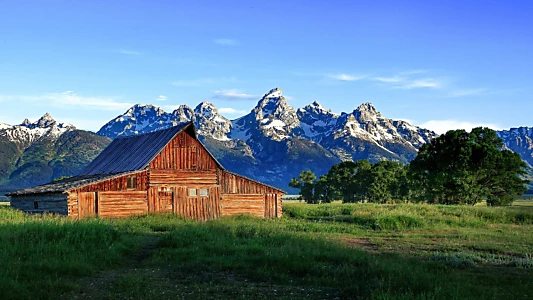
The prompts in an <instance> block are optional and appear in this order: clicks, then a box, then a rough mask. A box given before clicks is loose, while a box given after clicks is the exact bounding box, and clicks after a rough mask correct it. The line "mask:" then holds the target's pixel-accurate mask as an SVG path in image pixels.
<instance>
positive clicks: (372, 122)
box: [0, 88, 533, 189]
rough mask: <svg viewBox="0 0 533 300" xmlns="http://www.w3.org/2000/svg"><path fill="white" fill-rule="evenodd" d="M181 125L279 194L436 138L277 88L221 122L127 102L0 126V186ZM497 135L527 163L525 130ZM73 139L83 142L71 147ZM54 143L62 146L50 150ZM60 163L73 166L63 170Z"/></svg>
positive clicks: (204, 108)
mask: <svg viewBox="0 0 533 300" xmlns="http://www.w3.org/2000/svg"><path fill="white" fill-rule="evenodd" d="M189 121H192V122H194V124H195V126H196V128H197V132H198V135H199V137H200V139H201V140H202V142H204V144H205V145H206V147H207V148H208V149H209V150H210V151H211V152H212V153H213V154H214V155H215V157H216V158H217V159H218V160H219V161H220V162H221V163H222V164H223V165H224V166H225V167H226V168H228V169H229V170H231V171H234V172H238V173H241V174H243V175H246V176H248V177H252V178H255V179H257V180H261V181H264V182H266V183H269V184H272V185H275V186H277V187H280V188H283V189H288V188H287V182H288V181H289V180H290V178H292V177H295V176H298V174H299V173H300V172H301V171H302V170H304V169H310V170H311V171H313V172H315V174H317V175H320V174H324V173H326V172H327V171H328V170H329V168H330V167H331V166H332V165H333V164H335V163H338V162H340V161H344V160H358V159H369V160H370V161H371V162H376V161H379V160H383V159H388V160H395V161H399V162H402V163H408V162H409V161H410V160H412V159H413V158H414V157H415V156H416V154H417V150H418V148H420V146H421V145H423V144H424V143H427V142H429V141H430V140H431V139H432V138H434V137H435V136H437V134H436V133H435V132H433V131H430V130H427V129H424V128H420V127H418V126H414V125H411V124H410V123H408V122H406V121H402V120H393V119H388V118H386V117H384V116H383V115H382V114H381V113H380V112H379V111H378V110H377V109H376V107H374V105H373V104H372V103H370V102H365V103H362V104H360V105H359V106H357V107H356V108H355V109H353V110H352V111H351V112H342V113H340V114H337V113H334V112H332V111H331V110H329V109H327V108H325V107H324V106H322V105H321V104H320V103H319V102H318V101H313V102H312V103H310V104H308V105H306V106H304V107H302V108H297V109H295V108H293V107H292V106H291V105H289V104H288V103H287V99H286V98H285V97H284V96H283V92H282V90H281V89H279V88H274V89H271V90H269V91H268V92H267V93H265V94H264V95H263V96H262V97H261V98H260V99H259V100H258V102H257V104H256V105H255V106H254V108H253V109H251V110H250V112H249V113H248V114H246V115H244V116H241V117H239V118H236V119H234V120H230V119H228V118H226V117H224V116H223V115H222V114H221V113H220V112H219V110H218V108H217V107H216V106H215V105H214V104H212V103H210V102H208V101H203V102H200V103H199V104H198V105H197V106H196V107H195V108H194V109H193V108H191V107H189V106H187V105H180V106H179V107H178V108H176V109H175V110H173V111H171V112H166V111H164V110H163V109H162V108H161V107H158V106H155V105H152V104H148V105H141V104H135V105H133V106H132V107H130V108H129V109H128V110H126V111H125V112H124V113H123V114H119V115H117V116H116V117H115V118H113V119H111V120H110V121H109V122H107V123H106V124H104V125H103V126H102V127H101V128H100V129H99V130H98V131H97V134H94V133H91V132H83V131H79V130H77V129H76V128H75V127H74V126H73V125H71V124H65V123H59V122H57V121H55V120H54V119H53V118H52V117H51V116H50V115H49V114H48V113H46V114H44V115H43V116H42V117H41V118H40V119H39V120H37V121H35V122H30V121H29V120H27V119H26V120H24V121H23V122H22V123H21V124H19V125H13V126H11V125H7V124H3V123H0V162H3V165H2V166H0V167H2V168H1V169H0V188H2V186H6V184H7V185H9V184H10V183H12V182H14V181H15V180H22V181H24V180H23V179H24V174H29V175H27V176H29V177H31V176H36V177H38V176H37V175H36V173H35V172H34V173H31V172H28V171H27V170H29V169H31V170H41V173H42V174H48V175H46V176H44V177H43V176H42V178H40V179H39V180H33V181H32V180H27V181H24V182H25V184H30V183H36V182H38V183H45V182H43V181H45V180H48V178H51V177H53V176H56V175H58V174H61V176H64V175H76V174H75V173H76V171H78V172H79V171H81V168H83V167H84V164H86V163H88V162H90V158H91V157H92V158H94V157H95V156H96V155H97V154H98V153H99V151H101V150H102V149H103V148H102V147H104V146H105V145H107V144H106V143H109V141H110V139H112V138H115V137H117V136H128V135H134V134H142V133H148V132H152V131H154V130H158V129H164V128H168V127H171V126H175V125H177V124H180V123H183V122H189ZM82 132H83V133H82ZM498 135H499V136H500V137H501V138H502V139H503V140H504V143H505V145H506V147H507V148H509V149H511V150H513V151H515V152H517V153H519V154H520V155H521V156H522V158H523V159H524V160H525V161H526V162H528V164H529V165H533V143H532V140H533V128H530V127H519V128H511V129H510V130H503V131H498ZM76 139H78V141H79V140H80V139H81V140H83V142H82V143H81V144H79V145H78V144H76V143H75V142H74V141H75V140H76ZM59 140H61V141H62V142H61V143H62V145H63V146H62V147H56V146H55V145H56V144H58V143H59V142H58V141H59ZM75 145H77V146H75ZM95 145H96V146H95ZM73 147H77V148H76V149H77V150H76V151H77V152H79V153H82V154H86V155H82V157H78V158H77V159H78V160H79V161H80V162H75V161H74V160H75V159H76V158H75V156H72V155H71V156H70V157H71V160H63V163H58V162H57V159H56V157H55V156H58V155H61V157H65V156H68V155H67V154H68V153H67V152H65V151H63V152H61V154H59V152H58V151H59V150H58V149H59V148H61V149H74V148H73ZM54 159H56V160H54ZM65 161H68V163H70V164H72V165H75V167H73V168H70V167H69V166H67V165H66V163H65ZM39 162H44V163H42V164H39ZM36 165H37V167H36ZM53 166H57V168H56V169H54V167H53ZM50 168H51V169H50ZM2 170H3V171H2ZM50 170H52V171H50ZM65 170H66V171H65ZM32 174H33V175H32ZM6 178H7V179H6Z"/></svg>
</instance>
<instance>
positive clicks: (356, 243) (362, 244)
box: [341, 238, 380, 253]
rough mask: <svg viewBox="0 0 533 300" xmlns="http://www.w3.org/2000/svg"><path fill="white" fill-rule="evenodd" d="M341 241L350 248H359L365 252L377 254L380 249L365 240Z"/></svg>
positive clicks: (350, 239)
mask: <svg viewBox="0 0 533 300" xmlns="http://www.w3.org/2000/svg"><path fill="white" fill-rule="evenodd" d="M341 241H342V242H343V243H345V244H347V245H349V246H351V247H354V248H361V249H363V250H365V251H367V252H373V253H377V252H379V251H380V247H379V246H378V245H376V244H374V243H372V242H370V241H369V240H368V239H365V238H342V239H341Z"/></svg>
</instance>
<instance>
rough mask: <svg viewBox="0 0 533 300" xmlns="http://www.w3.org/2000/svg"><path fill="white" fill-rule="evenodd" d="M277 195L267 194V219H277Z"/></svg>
mask: <svg viewBox="0 0 533 300" xmlns="http://www.w3.org/2000/svg"><path fill="white" fill-rule="evenodd" d="M277 198H278V195H277V194H265V218H275V217H276V216H277V214H278V211H277V205H278V203H277Z"/></svg>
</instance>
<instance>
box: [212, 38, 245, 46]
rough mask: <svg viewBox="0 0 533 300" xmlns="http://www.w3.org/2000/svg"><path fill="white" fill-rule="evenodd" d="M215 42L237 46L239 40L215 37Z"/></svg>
mask: <svg viewBox="0 0 533 300" xmlns="http://www.w3.org/2000/svg"><path fill="white" fill-rule="evenodd" d="M213 43H215V44H218V45H223V46H237V45H239V42H238V41H237V40H233V39H214V40H213Z"/></svg>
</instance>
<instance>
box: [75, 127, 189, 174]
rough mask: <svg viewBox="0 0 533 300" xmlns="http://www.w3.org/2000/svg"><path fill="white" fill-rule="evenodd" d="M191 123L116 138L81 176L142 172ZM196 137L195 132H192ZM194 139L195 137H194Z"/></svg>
mask: <svg viewBox="0 0 533 300" xmlns="http://www.w3.org/2000/svg"><path fill="white" fill-rule="evenodd" d="M189 126H192V128H193V129H194V125H192V122H189V123H185V124H180V125H178V126H174V127H171V128H168V129H163V130H158V131H154V132H150V133H145V134H140V135H134V136H127V137H117V138H115V139H114V140H113V141H112V142H111V144H109V146H107V148H105V149H104V151H102V152H101V153H100V155H98V156H97V157H96V158H95V159H94V160H93V161H92V162H91V163H90V164H89V165H88V166H87V167H86V168H85V170H83V171H82V172H81V173H80V175H81V176H89V175H97V174H114V173H120V172H128V171H135V170H142V169H144V168H146V167H147V166H148V164H150V162H151V161H152V160H153V159H154V158H155V157H156V156H157V155H158V154H159V153H160V152H161V150H163V148H165V146H166V145H167V144H168V143H169V142H170V141H171V140H172V139H173V138H174V137H175V136H176V135H177V134H178V133H180V132H182V131H183V130H185V129H186V128H187V127H189ZM194 134H195V135H196V130H195V131H194ZM195 138H196V136H195Z"/></svg>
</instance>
